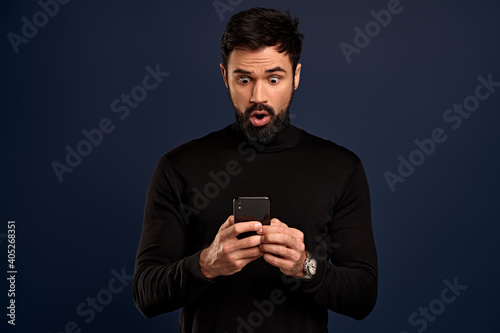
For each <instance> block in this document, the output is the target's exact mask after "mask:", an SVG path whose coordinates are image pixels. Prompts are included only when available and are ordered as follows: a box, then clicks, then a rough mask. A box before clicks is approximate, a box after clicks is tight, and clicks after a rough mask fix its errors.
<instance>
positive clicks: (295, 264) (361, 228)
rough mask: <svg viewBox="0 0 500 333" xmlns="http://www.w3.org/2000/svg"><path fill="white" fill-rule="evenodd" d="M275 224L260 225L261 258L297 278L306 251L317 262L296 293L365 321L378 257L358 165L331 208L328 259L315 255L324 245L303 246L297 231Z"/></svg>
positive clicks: (373, 291) (372, 296) (374, 290)
mask: <svg viewBox="0 0 500 333" xmlns="http://www.w3.org/2000/svg"><path fill="white" fill-rule="evenodd" d="M274 220H275V221H274V223H273V224H274V225H272V226H269V227H267V226H264V228H263V231H262V232H261V233H262V234H263V236H262V245H261V246H260V248H261V251H263V252H265V254H264V259H265V260H266V261H267V262H269V263H270V264H271V265H274V266H276V267H279V268H280V270H281V271H282V272H283V273H284V274H286V275H289V276H293V277H301V276H302V275H303V272H302V265H303V263H304V260H305V257H306V255H305V250H307V251H308V252H309V253H311V254H312V255H313V256H314V257H315V259H316V260H317V262H318V267H317V271H316V275H315V276H314V277H313V278H312V279H311V280H299V282H300V283H299V288H300V290H301V291H302V292H303V293H304V294H306V295H307V296H308V297H310V298H311V299H312V301H314V302H316V303H318V304H321V305H324V306H325V307H327V308H328V309H330V310H332V311H335V312H337V313H340V314H344V315H347V316H350V317H353V318H355V319H363V318H364V317H366V316H367V315H368V314H369V313H370V312H371V310H372V309H373V307H374V306H375V302H376V298H377V257H376V251H375V243H374V240H373V234H372V227H371V217H370V195H369V190H368V184H367V181H366V177H365V174H364V170H363V167H362V165H361V162H358V164H357V165H356V166H355V168H354V169H353V171H352V172H351V174H350V175H349V177H348V180H347V181H346V182H345V184H344V186H343V191H342V194H341V196H340V198H339V200H338V204H337V205H336V207H335V208H334V216H333V221H332V223H331V225H330V226H329V230H328V235H327V243H328V244H329V245H327V249H328V250H327V255H324V256H319V255H318V253H324V244H317V243H312V242H311V243H308V247H307V248H305V245H304V235H303V234H302V232H301V231H299V230H297V229H294V228H289V227H287V225H286V224H284V223H282V222H281V221H278V220H276V219H274ZM306 236H307V235H306ZM309 239H314V238H313V237H310V238H309ZM332 245H333V246H332ZM304 248H305V250H304ZM332 250H333V251H332ZM271 253H272V254H277V255H279V256H280V257H279V258H278V257H276V256H273V255H272V254H271ZM328 257H329V258H330V261H331V262H329V261H328Z"/></svg>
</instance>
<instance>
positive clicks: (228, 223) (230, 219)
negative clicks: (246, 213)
mask: <svg viewBox="0 0 500 333" xmlns="http://www.w3.org/2000/svg"><path fill="white" fill-rule="evenodd" d="M233 224H234V216H233V215H229V217H228V218H227V220H226V222H224V223H223V224H222V225H221V226H220V228H219V231H222V230H225V229H227V228H229V227H230V226H232V225H233Z"/></svg>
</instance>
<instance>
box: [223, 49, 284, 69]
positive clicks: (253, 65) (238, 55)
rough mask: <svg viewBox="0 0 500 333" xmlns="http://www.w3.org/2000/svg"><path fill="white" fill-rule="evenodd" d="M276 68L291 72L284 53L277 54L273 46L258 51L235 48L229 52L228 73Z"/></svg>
mask: <svg viewBox="0 0 500 333" xmlns="http://www.w3.org/2000/svg"><path fill="white" fill-rule="evenodd" d="M278 66H279V67H281V68H284V69H285V70H287V71H291V68H292V62H291V61H290V57H289V56H288V54H287V53H286V52H283V53H279V52H278V51H277V50H276V48H275V47H274V46H267V47H264V48H262V49H259V50H250V49H249V48H245V47H237V48H235V49H234V50H233V52H231V54H230V56H229V59H228V69H229V71H231V70H234V69H249V70H251V69H254V70H266V69H270V68H274V67H278Z"/></svg>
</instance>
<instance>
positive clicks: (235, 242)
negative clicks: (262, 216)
mask: <svg viewBox="0 0 500 333" xmlns="http://www.w3.org/2000/svg"><path fill="white" fill-rule="evenodd" d="M261 229H262V224H261V223H260V222H257V221H253V222H240V223H234V216H233V215H231V216H229V218H228V219H227V220H226V222H224V224H223V225H222V226H221V227H220V228H219V232H217V235H216V236H215V239H214V241H213V242H212V244H211V245H210V246H209V247H207V248H206V249H204V250H203V251H201V254H200V262H199V264H200V270H201V274H202V275H203V276H204V277H205V278H207V279H213V278H215V277H217V276H219V275H232V274H234V273H237V272H239V271H241V270H242V269H243V267H245V266H246V265H247V264H248V263H250V262H252V261H254V260H255V259H258V258H259V257H261V256H262V254H263V253H262V252H260V250H259V245H260V244H261V238H262V236H260V235H255V236H250V237H246V238H243V239H238V238H236V236H238V235H239V234H241V233H244V232H248V231H258V230H261Z"/></svg>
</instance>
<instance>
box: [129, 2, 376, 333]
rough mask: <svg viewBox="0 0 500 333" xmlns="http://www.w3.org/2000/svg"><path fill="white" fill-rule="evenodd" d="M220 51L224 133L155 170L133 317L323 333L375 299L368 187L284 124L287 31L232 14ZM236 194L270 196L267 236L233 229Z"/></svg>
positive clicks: (292, 29) (292, 67) (326, 147)
mask: <svg viewBox="0 0 500 333" xmlns="http://www.w3.org/2000/svg"><path fill="white" fill-rule="evenodd" d="M221 44H222V45H221V51H222V57H223V63H222V64H221V65H220V68H221V71H222V76H223V79H224V82H225V84H226V87H227V89H228V91H229V95H230V97H231V101H232V103H233V106H234V109H235V112H236V122H235V123H234V124H232V125H230V126H228V127H226V128H224V129H222V130H220V131H217V132H213V133H210V134H208V135H207V136H205V137H203V138H201V139H198V140H194V141H191V142H189V143H186V144H184V145H182V146H180V147H178V148H176V149H174V150H172V151H170V152H169V153H167V154H165V155H164V156H163V157H162V158H161V159H160V161H159V163H158V165H157V167H156V170H155V172H154V175H153V177H152V180H151V183H150V186H149V190H148V195H147V199H146V207H145V216H144V224H143V232H142V236H141V241H140V244H139V249H138V253H137V261H136V269H135V277H134V287H133V293H134V300H135V302H136V305H137V307H138V309H139V310H140V311H141V313H142V314H143V315H145V316H146V317H154V316H157V315H159V314H162V313H165V312H169V311H173V310H176V309H179V308H181V315H180V327H181V331H182V332H326V331H327V321H328V313H327V309H330V310H332V311H335V312H337V313H341V314H345V315H347V316H351V317H353V318H356V319H362V318H364V317H365V316H367V315H368V314H369V313H370V312H371V310H372V309H373V307H374V305H375V301H376V295H377V260H376V253H375V245H374V241H373V235H372V228H371V219H370V199H369V191H368V185H367V182H366V177H365V174H364V171H363V167H362V165H361V162H360V160H359V158H358V157H357V156H356V155H354V154H353V153H351V152H350V151H348V150H347V149H345V148H342V147H340V146H337V145H336V144H334V143H332V142H330V141H327V140H323V139H320V138H318V137H315V136H313V135H311V134H308V133H307V132H305V131H303V130H300V129H298V128H296V127H294V126H292V125H291V124H290V123H289V111H288V110H289V107H290V103H291V101H292V97H293V94H294V91H295V90H296V89H297V87H298V85H299V82H300V72H301V65H300V64H299V58H300V53H301V50H302V34H300V33H299V32H298V20H297V19H293V18H291V17H290V15H289V14H284V13H281V12H279V11H276V10H269V9H262V8H255V9H251V10H247V11H243V12H241V13H238V14H236V15H234V16H233V17H232V18H231V19H230V21H229V22H228V24H227V26H226V30H225V32H224V35H223V37H222V43H221ZM329 111H330V110H329ZM214 112H216V110H214ZM238 196H267V197H269V198H270V200H271V214H272V216H273V217H274V218H273V219H272V221H271V225H262V224H261V223H259V222H255V221H252V222H241V223H236V224H235V223H234V217H233V216H231V213H232V200H233V198H235V197H238ZM228 216H229V217H228ZM224 221H225V222H224ZM249 231H256V232H257V234H256V235H253V236H250V237H247V238H243V239H239V238H237V236H238V235H239V234H241V233H244V232H249Z"/></svg>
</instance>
